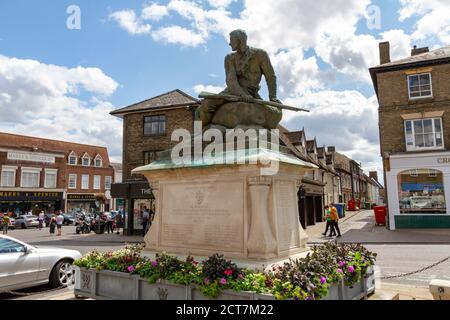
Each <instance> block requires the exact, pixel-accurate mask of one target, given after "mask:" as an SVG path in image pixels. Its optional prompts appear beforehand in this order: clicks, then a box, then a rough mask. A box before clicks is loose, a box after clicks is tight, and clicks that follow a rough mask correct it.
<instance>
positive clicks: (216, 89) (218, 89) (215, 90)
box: [192, 84, 225, 94]
mask: <svg viewBox="0 0 450 320" xmlns="http://www.w3.org/2000/svg"><path fill="white" fill-rule="evenodd" d="M192 89H193V90H194V92H195V93H196V94H199V93H200V92H203V91H206V92H211V93H220V92H221V91H223V90H225V86H211V85H206V86H205V85H203V84H198V85H196V86H194V87H193V88H192Z"/></svg>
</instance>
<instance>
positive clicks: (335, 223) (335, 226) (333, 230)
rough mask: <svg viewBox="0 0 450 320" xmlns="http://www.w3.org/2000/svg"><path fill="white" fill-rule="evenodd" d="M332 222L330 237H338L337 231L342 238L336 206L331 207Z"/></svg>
mask: <svg viewBox="0 0 450 320" xmlns="http://www.w3.org/2000/svg"><path fill="white" fill-rule="evenodd" d="M330 220H331V228H330V237H332V236H333V235H336V231H337V234H338V237H341V230H339V214H338V211H337V209H336V207H335V206H334V204H331V205H330Z"/></svg>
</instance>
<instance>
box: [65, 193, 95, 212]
mask: <svg viewBox="0 0 450 320" xmlns="http://www.w3.org/2000/svg"><path fill="white" fill-rule="evenodd" d="M99 210H100V204H99V201H98V199H96V196H95V194H92V193H89V194H88V193H86V194H67V211H68V212H71V211H75V212H91V213H93V212H97V211H99Z"/></svg>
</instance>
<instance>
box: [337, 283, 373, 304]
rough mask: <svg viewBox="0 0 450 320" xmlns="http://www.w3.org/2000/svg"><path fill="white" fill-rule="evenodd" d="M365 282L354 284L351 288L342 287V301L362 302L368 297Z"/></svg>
mask: <svg viewBox="0 0 450 320" xmlns="http://www.w3.org/2000/svg"><path fill="white" fill-rule="evenodd" d="M364 286H365V280H364V279H361V280H360V281H358V282H356V283H354V284H353V285H351V286H346V285H343V284H342V285H341V287H342V300H361V299H363V298H364V297H366V296H367V292H366V291H365V290H364Z"/></svg>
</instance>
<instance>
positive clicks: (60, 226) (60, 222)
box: [56, 213, 64, 236]
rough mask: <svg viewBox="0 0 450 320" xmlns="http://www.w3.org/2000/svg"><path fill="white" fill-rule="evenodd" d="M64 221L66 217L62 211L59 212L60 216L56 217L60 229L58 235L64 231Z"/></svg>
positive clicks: (57, 227) (57, 226)
mask: <svg viewBox="0 0 450 320" xmlns="http://www.w3.org/2000/svg"><path fill="white" fill-rule="evenodd" d="M63 223H64V217H63V215H62V214H61V213H58V216H57V217H56V229H57V230H58V233H57V234H56V235H57V236H60V235H61V232H62V225H63Z"/></svg>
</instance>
